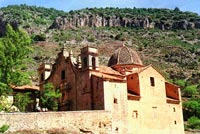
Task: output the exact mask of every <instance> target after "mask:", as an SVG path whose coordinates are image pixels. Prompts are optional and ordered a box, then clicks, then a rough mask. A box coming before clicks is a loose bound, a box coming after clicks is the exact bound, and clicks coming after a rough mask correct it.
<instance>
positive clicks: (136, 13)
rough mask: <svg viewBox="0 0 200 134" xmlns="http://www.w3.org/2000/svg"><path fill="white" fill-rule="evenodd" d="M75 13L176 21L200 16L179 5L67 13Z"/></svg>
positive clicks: (72, 13)
mask: <svg viewBox="0 0 200 134" xmlns="http://www.w3.org/2000/svg"><path fill="white" fill-rule="evenodd" d="M74 14H77V15H84V14H91V15H99V16H105V17H111V16H118V17H121V18H135V17H139V18H140V17H141V18H144V17H149V18H150V19H151V20H152V21H169V22H172V21H175V20H181V19H187V20H192V21H195V20H198V19H200V16H198V14H197V13H193V12H182V11H180V9H179V8H178V7H176V8H175V9H174V10H170V9H158V8H135V7H133V8H113V7H106V8H85V9H81V10H74V11H73V10H72V11H70V12H69V13H67V16H69V17H70V16H72V15H74Z"/></svg>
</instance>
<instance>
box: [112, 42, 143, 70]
mask: <svg viewBox="0 0 200 134" xmlns="http://www.w3.org/2000/svg"><path fill="white" fill-rule="evenodd" d="M116 64H138V65H143V63H142V61H141V59H140V57H139V56H138V54H137V52H136V51H134V50H132V49H130V48H128V47H126V46H124V45H123V46H122V47H120V48H118V49H117V50H116V51H115V52H114V54H113V55H112V56H111V57H110V59H109V62H108V66H113V65H116Z"/></svg>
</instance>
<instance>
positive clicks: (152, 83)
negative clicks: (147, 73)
mask: <svg viewBox="0 0 200 134" xmlns="http://www.w3.org/2000/svg"><path fill="white" fill-rule="evenodd" d="M150 83H151V86H153V87H154V86H155V81H154V77H150Z"/></svg>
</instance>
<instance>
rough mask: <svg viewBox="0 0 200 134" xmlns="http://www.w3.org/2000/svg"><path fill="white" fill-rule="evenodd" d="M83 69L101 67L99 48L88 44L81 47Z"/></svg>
mask: <svg viewBox="0 0 200 134" xmlns="http://www.w3.org/2000/svg"><path fill="white" fill-rule="evenodd" d="M81 63H82V70H86V69H93V70H98V69H99V58H98V50H97V49H96V48H94V47H90V46H86V47H84V48H82V49H81Z"/></svg>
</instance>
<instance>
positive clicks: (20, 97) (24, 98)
mask: <svg viewBox="0 0 200 134" xmlns="http://www.w3.org/2000/svg"><path fill="white" fill-rule="evenodd" d="M29 95H30V93H17V94H16V95H15V96H14V97H15V102H14V104H15V106H16V107H17V108H19V110H20V111H21V112H25V111H26V108H27V106H28V105H29V104H30V103H31V102H32V100H31V98H30V96H29Z"/></svg>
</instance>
